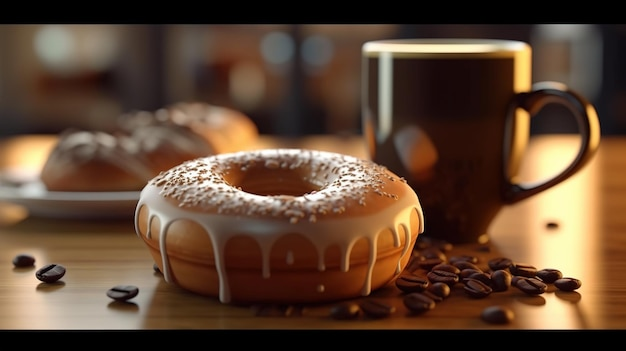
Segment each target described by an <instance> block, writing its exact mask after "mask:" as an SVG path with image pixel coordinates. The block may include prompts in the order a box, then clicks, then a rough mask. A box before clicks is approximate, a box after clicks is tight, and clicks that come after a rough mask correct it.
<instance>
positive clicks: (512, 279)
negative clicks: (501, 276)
mask: <svg viewBox="0 0 626 351" xmlns="http://www.w3.org/2000/svg"><path fill="white" fill-rule="evenodd" d="M522 278H524V277H522V276H519V275H513V276H511V286H517V281H518V280H520V279H522Z"/></svg>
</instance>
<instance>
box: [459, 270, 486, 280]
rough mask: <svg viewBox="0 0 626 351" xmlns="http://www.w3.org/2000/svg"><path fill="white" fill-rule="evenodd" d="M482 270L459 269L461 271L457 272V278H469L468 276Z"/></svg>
mask: <svg viewBox="0 0 626 351" xmlns="http://www.w3.org/2000/svg"><path fill="white" fill-rule="evenodd" d="M482 272H483V271H481V270H480V269H474V268H465V269H464V270H462V271H461V273H459V278H460V279H461V280H463V279H465V278H469V276H470V275H472V274H474V273H482Z"/></svg>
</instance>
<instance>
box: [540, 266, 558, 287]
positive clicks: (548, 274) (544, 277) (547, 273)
mask: <svg viewBox="0 0 626 351" xmlns="http://www.w3.org/2000/svg"><path fill="white" fill-rule="evenodd" d="M537 278H539V279H541V281H542V282H544V283H546V284H551V283H554V281H555V280H557V279H561V278H563V273H561V271H559V270H558V269H553V268H544V269H540V270H538V271H537Z"/></svg>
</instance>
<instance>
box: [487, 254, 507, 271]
mask: <svg viewBox="0 0 626 351" xmlns="http://www.w3.org/2000/svg"><path fill="white" fill-rule="evenodd" d="M512 264H513V260H511V259H510V258H506V257H496V258H492V259H491V260H489V261H488V262H487V265H488V266H489V268H490V269H491V270H492V271H497V270H499V269H508V268H509V267H511V265H512Z"/></svg>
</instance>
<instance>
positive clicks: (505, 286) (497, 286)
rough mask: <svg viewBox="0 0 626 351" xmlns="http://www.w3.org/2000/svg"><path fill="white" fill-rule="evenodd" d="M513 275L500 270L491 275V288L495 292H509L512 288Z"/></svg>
mask: <svg viewBox="0 0 626 351" xmlns="http://www.w3.org/2000/svg"><path fill="white" fill-rule="evenodd" d="M512 278H513V277H512V275H511V273H509V271H505V270H504V269H498V270H496V271H494V272H493V273H491V288H492V289H493V291H497V292H500V291H507V290H509V288H510V287H511V281H512Z"/></svg>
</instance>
